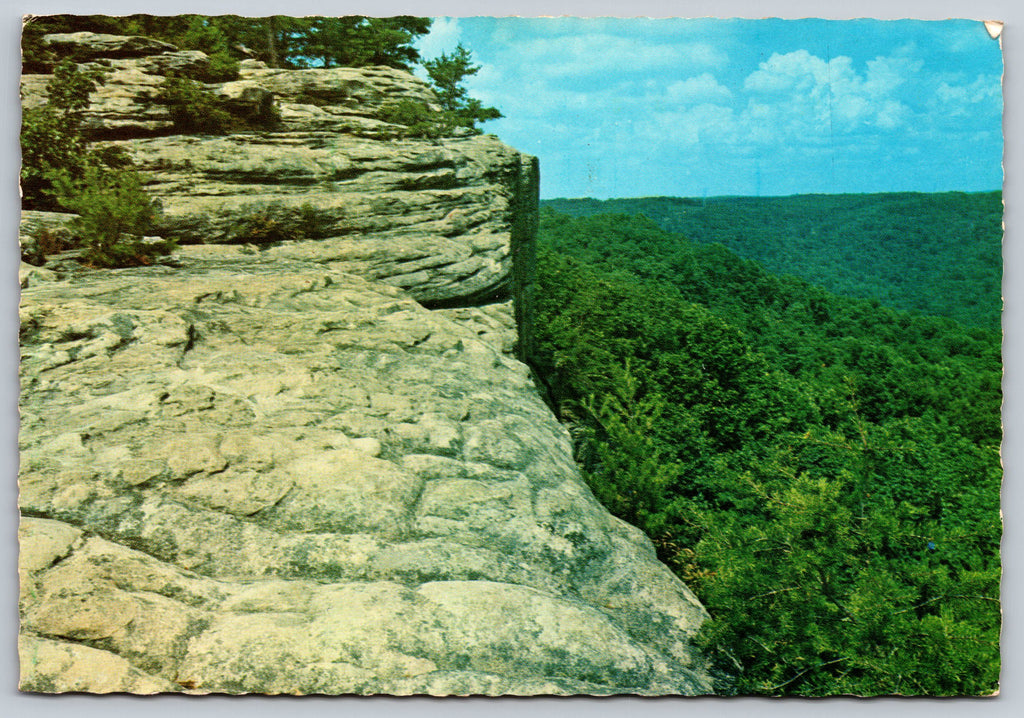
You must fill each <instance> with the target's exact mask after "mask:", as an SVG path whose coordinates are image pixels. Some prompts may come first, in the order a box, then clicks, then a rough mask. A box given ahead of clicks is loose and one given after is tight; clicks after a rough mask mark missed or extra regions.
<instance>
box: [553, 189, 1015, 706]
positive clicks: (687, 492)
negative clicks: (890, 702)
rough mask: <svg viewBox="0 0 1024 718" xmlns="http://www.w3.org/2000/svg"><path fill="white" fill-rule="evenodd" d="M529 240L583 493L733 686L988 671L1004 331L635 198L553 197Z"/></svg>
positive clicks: (991, 674)
mask: <svg viewBox="0 0 1024 718" xmlns="http://www.w3.org/2000/svg"><path fill="white" fill-rule="evenodd" d="M974 199H975V200H977V199H979V198H974ZM693 209H694V210H695V211H696V210H697V209H698V208H693ZM737 231H738V230H737ZM540 241H541V248H540V252H541V256H540V259H539V262H538V267H539V272H540V276H539V282H540V284H539V287H538V293H537V296H538V297H539V303H540V304H539V312H538V316H537V318H536V323H535V326H536V327H537V331H538V343H539V353H538V356H537V361H536V368H537V370H538V372H539V374H540V376H541V377H542V379H543V380H544V381H545V382H546V384H547V386H548V390H549V392H550V394H551V397H552V400H553V402H554V403H555V404H556V407H557V410H558V411H559V412H560V414H561V417H562V419H563V420H564V421H567V422H569V423H570V424H571V425H572V426H573V429H574V433H575V434H576V436H577V439H578V441H577V444H578V447H577V448H578V458H579V460H580V462H581V464H582V465H583V467H584V469H585V470H586V473H587V475H588V479H589V481H590V482H591V485H592V487H593V489H594V491H595V493H596V494H597V495H598V497H599V498H601V499H602V500H603V501H604V502H605V504H606V505H607V506H609V508H611V509H612V511H613V512H615V513H617V514H618V515H619V516H621V517H623V518H625V519H626V520H628V521H630V522H632V523H634V524H636V525H637V526H640V527H641V528H643V529H644V530H645V531H646V532H647V533H648V535H649V536H651V538H652V539H653V540H654V541H655V543H656V545H657V546H658V548H659V551H660V554H661V556H662V558H663V559H664V560H665V561H666V562H668V563H669V565H670V566H672V567H673V569H674V570H675V571H676V572H677V573H678V574H679V575H680V576H682V577H683V578H684V579H685V580H686V581H687V582H689V584H690V585H691V587H693V588H694V590H695V591H696V592H697V593H698V595H699V597H700V599H701V600H702V601H703V602H704V604H705V605H706V606H707V607H708V610H709V611H710V612H711V614H712V617H713V619H714V620H713V621H712V622H711V623H710V625H709V628H708V630H707V631H706V632H705V633H704V640H705V641H706V642H707V644H708V646H709V650H710V652H711V653H713V654H714V655H716V656H717V657H718V660H719V661H720V667H721V668H722V669H723V671H724V672H725V673H728V674H731V676H732V678H731V679H729V680H728V681H727V690H735V691H736V692H740V693H767V694H801V695H829V694H836V693H856V694H862V695H874V694H889V693H898V694H932V695H951V694H979V693H988V692H991V691H993V690H995V688H996V686H997V681H998V676H999V626H1000V614H999V603H998V597H999V575H1000V573H999V572H1000V562H999V542H1000V531H1001V526H1000V516H999V488H1000V481H1001V468H1000V463H999V442H1000V437H1001V428H1000V414H999V411H1000V397H1001V395H1000V342H999V335H998V333H996V332H993V331H988V330H986V329H982V328H968V327H965V326H964V325H962V324H959V323H957V322H955V321H953V320H951V319H947V318H940V317H926V316H919V315H913V314H910V313H906V312H902V311H897V310H893V309H889V308H886V307H883V306H881V305H880V303H879V301H877V300H858V299H848V298H843V297H839V296H836V295H834V294H830V293H828V292H826V291H825V290H823V289H821V288H818V287H815V286H812V285H811V284H808V283H807V282H805V281H802V280H800V279H796V278H793V277H778V276H775V275H773V274H770V273H768V272H766V271H765V270H764V269H762V268H761V267H760V266H759V265H757V264H756V263H754V262H752V261H747V260H744V259H741V258H739V257H737V256H736V255H735V254H733V253H732V252H730V251H728V250H727V249H725V248H723V247H722V246H720V245H710V246H706V245H701V244H697V243H693V242H689V241H686V240H685V239H683V238H682V237H680V236H678V235H672V234H669V233H666V232H665V231H663V230H661V229H660V228H659V227H657V226H656V225H655V223H654V222H653V221H652V220H649V219H645V218H643V217H636V216H625V215H598V216H593V217H586V218H571V217H568V216H566V215H562V214H558V213H556V212H554V211H552V210H550V209H545V210H543V211H542V219H541V239H540ZM997 296H998V295H997ZM984 299H985V300H986V302H987V304H989V305H991V304H992V301H991V300H992V297H984ZM986 302H981V303H982V304H985V303H986Z"/></svg>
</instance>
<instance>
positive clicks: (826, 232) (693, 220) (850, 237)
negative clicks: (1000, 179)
mask: <svg viewBox="0 0 1024 718" xmlns="http://www.w3.org/2000/svg"><path fill="white" fill-rule="evenodd" d="M544 204H545V205H546V206H548V207H551V208H552V209H555V210H557V211H560V212H565V213H567V214H570V215H574V216H591V215H593V214H596V213H605V212H620V213H623V214H643V215H645V216H647V217H648V218H650V219H652V220H653V221H654V222H655V223H656V224H657V225H658V226H659V227H660V228H661V229H663V230H665V231H667V232H673V233H679V234H682V235H683V236H685V237H687V238H688V239H690V240H692V241H694V242H697V243H699V244H711V243H715V242H717V243H720V244H723V245H725V246H726V247H727V248H729V249H731V250H732V251H733V252H735V253H736V254H738V255H739V256H741V257H743V258H744V259H752V260H755V261H757V262H760V263H761V264H762V265H763V266H764V267H765V268H766V269H767V270H768V271H770V272H773V273H775V274H792V275H794V276H797V277H800V278H801V279H805V280H807V281H808V282H811V283H812V284H819V285H821V286H823V287H825V288H826V289H828V290H829V291H832V292H835V293H836V294H842V295H844V296H850V297H859V298H863V299H877V300H879V301H880V302H882V303H883V304H886V305H888V306H891V307H895V308H897V309H908V310H914V311H918V312H921V313H923V314H936V315H940V316H946V317H951V318H953V319H956V320H957V321H959V322H962V323H964V324H967V325H970V326H976V327H985V328H987V329H998V328H999V319H1000V316H999V315H1000V311H1001V309H1002V302H1001V300H1000V297H1001V294H1000V283H1001V281H1002V253H1001V242H1002V236H1003V232H1002V193H1000V192H986V193H976V194H966V193H962V192H947V193H941V194H917V193H902V194H866V195H800V196H795V197H764V198H762V197H720V198H717V197H716V198H709V199H706V200H700V199H687V198H680V197H645V198H639V199H612V200H607V201H599V200H593V199H578V200H577V199H573V200H562V199H559V200H548V201H546V202H545V203H544Z"/></svg>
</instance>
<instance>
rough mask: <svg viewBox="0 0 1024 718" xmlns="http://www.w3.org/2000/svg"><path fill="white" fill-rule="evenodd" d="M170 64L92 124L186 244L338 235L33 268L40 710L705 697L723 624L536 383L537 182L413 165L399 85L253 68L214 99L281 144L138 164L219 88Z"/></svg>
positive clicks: (475, 167)
mask: <svg viewBox="0 0 1024 718" xmlns="http://www.w3.org/2000/svg"><path fill="white" fill-rule="evenodd" d="M74 42H79V43H92V44H91V45H90V47H95V48H99V49H97V50H96V52H102V51H103V50H102V48H103V47H106V46H107V44H108V43H110V42H112V41H109V40H106V39H101V40H95V42H93V41H92V40H90V39H89V38H88V37H79V38H77V39H75V40H74ZM142 44H144V43H142V42H141V41H136V42H135V44H130V43H129V45H130V46H132V47H134V46H136V45H139V46H142ZM173 53H174V51H173V50H167V51H166V52H163V53H162V54H159V55H154V56H141V57H139V56H133V57H120V58H117V59H113V60H111V62H112V63H114V65H113V66H114V68H115V70H116V71H115V72H114V74H113V76H112V77H111V78H110V80H109V81H108V83H107V84H106V85H105V86H104V87H103V89H102V90H101V91H100V92H99V93H97V97H96V98H94V99H95V101H94V105H93V107H92V108H91V109H90V111H89V116H88V119H89V122H91V123H92V125H91V126H93V127H94V128H95V131H96V132H106V131H110V132H114V131H116V132H126V133H129V134H130V135H131V137H129V138H127V139H124V140H119V141H118V144H120V145H122V146H124V147H125V148H126V149H127V150H128V151H129V152H130V154H131V155H132V156H133V157H134V158H135V160H136V162H137V163H138V165H139V166H140V167H141V169H142V171H143V172H144V173H145V175H146V177H147V183H148V187H149V189H150V190H151V191H152V192H153V193H154V194H155V195H156V196H158V197H159V198H160V199H161V201H162V203H163V204H164V207H165V209H166V212H167V217H168V223H169V224H168V226H174V223H175V222H177V223H178V225H177V226H178V227H179V228H182V227H184V228H187V230H188V232H192V233H193V235H192V236H191V239H199V240H203V239H204V236H203V232H207V233H208V236H207V237H206V238H207V239H209V238H210V237H213V238H223V237H224V236H227V235H230V233H231V232H234V231H236V229H237V227H238V226H239V224H241V223H244V220H245V219H246V216H247V213H248V212H251V211H252V208H253V206H254V203H255V204H256V205H259V204H260V203H262V204H263V205H265V206H266V205H272V204H274V203H277V204H276V205H275V206H282V207H296V208H300V207H302V206H303V205H309V206H310V207H311V208H312V209H310V210H306V211H307V212H312V213H313V214H314V215H315V216H316V218H317V219H318V222H319V224H320V225H321V226H326V227H327V230H325V231H326V232H327V233H326V234H324V235H323V236H317V237H315V238H310V237H307V236H295V237H294V238H293V239H289V240H287V241H276V242H268V243H265V244H263V245H260V246H259V249H257V248H256V243H249V244H246V243H245V242H242V241H240V240H239V239H238V237H235V239H234V240H233V241H237V243H234V244H209V243H207V244H203V243H200V244H191V245H187V246H184V247H183V248H182V249H181V250H180V251H179V253H178V254H177V255H176V257H175V258H174V264H175V266H154V267H139V268H132V269H125V270H118V271H97V270H85V269H81V268H78V269H76V268H75V267H74V266H72V265H67V264H62V265H60V266H56V267H53V268H52V270H53V271H51V269H48V268H45V267H28V266H23V271H22V277H21V281H22V287H23V290H22V292H23V293H22V305H21V317H22V335H21V337H22V339H21V340H22V363H21V379H22V397H21V410H22V423H21V436H20V440H21V471H20V477H19V478H20V497H19V502H20V507H21V511H22V523H21V527H20V539H21V560H20V575H21V604H20V605H21V618H22V623H21V643H20V648H19V650H20V656H21V686H22V687H23V688H24V689H26V690H35V691H47V692H49V691H55V692H56V691H73V690H83V691H90V692H111V691H126V692H133V693H153V692H162V691H188V692H195V693H206V692H222V693H242V692H265V693H326V694H342V693H390V694H396V695H407V694H415V693H424V694H431V695H451V694H488V695H496V694H517V695H533V694H544V693H555V694H560V693H594V694H614V693H642V694H664V693H682V694H695V693H705V692H709V691H710V690H711V683H710V680H709V678H708V676H707V674H706V672H705V670H704V664H703V659H702V657H701V656H700V655H699V653H697V652H696V651H695V650H694V648H693V647H692V646H691V639H692V637H693V635H694V633H695V632H696V630H697V629H698V628H699V626H700V624H701V623H702V622H703V621H704V620H705V619H706V613H705V612H704V609H703V608H702V607H701V605H700V604H699V603H698V602H697V600H696V599H695V598H694V597H693V595H692V594H691V593H690V591H689V590H688V589H687V588H686V586H684V585H683V584H682V583H680V581H679V580H678V579H677V578H676V577H674V576H673V574H672V573H671V572H670V571H669V570H668V569H667V568H666V567H665V566H663V565H662V564H661V563H659V562H658V561H657V559H656V556H655V552H654V549H653V547H652V546H651V544H650V542H649V541H648V540H647V539H646V538H645V537H644V536H643V535H642V534H641V533H640V532H639V531H638V530H637V529H635V528H633V527H631V526H628V525H627V524H625V523H623V522H622V521H620V520H618V519H615V518H613V517H612V516H611V515H610V514H608V512H607V511H606V510H605V509H604V508H603V507H601V506H600V505H599V504H598V503H597V502H596V501H595V499H594V497H593V495H592V494H591V493H590V491H589V489H588V488H587V486H586V485H585V483H584V482H583V480H582V478H581V476H580V474H579V471H578V470H577V468H576V466H575V464H574V462H573V459H572V452H571V445H570V440H569V436H568V434H567V432H566V430H565V429H564V427H562V426H561V425H559V423H558V422H557V421H556V420H555V418H554V417H553V416H552V414H551V412H550V410H549V409H548V408H547V407H546V406H545V405H544V403H543V402H542V401H541V399H540V398H539V396H538V391H537V387H536V385H535V383H534V381H533V378H532V376H531V372H530V370H529V368H528V367H527V366H526V365H525V364H523V363H522V362H521V361H520V359H522V358H526V357H528V356H529V348H530V346H531V343H532V330H531V328H530V327H531V325H530V304H531V301H532V300H531V297H532V292H533V291H534V289H533V267H534V262H535V259H534V255H533V241H534V237H535V234H536V220H537V217H536V206H537V164H536V160H535V159H534V158H530V157H525V156H523V155H521V154H520V153H518V152H516V151H515V150H513V149H511V148H508V147H505V146H504V145H502V144H501V143H500V142H499V141H498V140H497V139H496V138H493V137H487V136H463V137H450V138H444V139H441V140H436V141H426V140H424V141H416V140H400V141H399V140H395V139H394V128H393V127H389V126H388V125H387V123H385V122H383V121H382V120H380V119H379V118H378V115H379V110H380V108H381V106H382V105H383V103H385V102H387V101H393V100H394V98H396V97H401V96H408V97H411V98H412V99H416V100H422V101H425V102H432V101H433V97H432V95H431V93H430V91H429V89H428V88H427V87H426V86H425V85H424V84H423V83H421V82H420V81H419V80H416V79H415V78H414V77H412V76H410V75H407V74H404V73H401V72H398V71H395V70H391V69H388V68H368V69H360V70H354V69H335V70H305V71H283V70H270V69H267V68H261V67H258V66H256V65H253V64H251V63H250V64H248V65H247V66H246V67H245V69H244V72H243V76H242V78H241V79H240V80H238V81H237V82H235V83H224V85H222V86H219V87H217V88H214V89H216V90H217V91H219V92H222V93H223V94H224V95H225V96H227V97H233V96H239V95H240V94H241V93H242V92H243V91H244V90H246V89H250V90H251V89H253V88H257V89H262V90H264V91H269V92H271V93H273V95H274V96H275V97H276V98H277V101H278V103H279V106H280V109H281V115H282V127H281V129H280V130H279V131H275V132H273V133H266V134H263V135H252V134H247V135H231V136H227V137H204V136H168V137H164V138H153V137H146V136H144V135H145V134H146V133H150V132H153V131H156V130H160V129H166V127H167V125H166V123H167V122H169V120H168V119H167V118H166V117H163V116H161V115H160V112H161V110H160V108H159V107H154V106H153V105H152V104H147V103H146V102H144V101H142V100H140V97H142V93H144V92H145V91H146V88H150V87H152V86H153V85H154V83H158V82H159V81H160V77H159V75H158V74H157V73H158V72H161V71H164V70H161V68H163V67H166V66H170V65H171V64H173V63H180V62H186V61H188V62H200V61H201V58H198V57H196V56H194V55H190V56H189V57H187V58H177V57H175V58H172V57H167V56H169V55H172V54H173ZM100 57H102V55H100ZM45 79H46V78H44V77H31V76H30V77H26V78H25V82H24V83H23V91H24V92H25V98H26V100H25V102H26V106H29V105H30V104H31V103H32V102H35V101H36V99H37V95H38V92H39V89H40V88H41V87H43V86H44V84H45ZM34 98H35V99H34ZM274 216H288V215H287V213H285V214H283V215H282V214H278V215H274ZM51 221H60V220H55V219H54V218H52V217H48V216H39V215H37V214H29V215H28V216H26V221H25V225H24V226H25V227H31V226H32V225H33V223H36V224H38V223H39V222H51Z"/></svg>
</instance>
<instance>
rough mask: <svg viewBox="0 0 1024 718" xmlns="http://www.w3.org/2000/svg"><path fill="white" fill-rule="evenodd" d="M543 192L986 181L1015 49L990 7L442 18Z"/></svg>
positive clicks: (997, 163) (473, 86) (998, 175)
mask: <svg viewBox="0 0 1024 718" xmlns="http://www.w3.org/2000/svg"><path fill="white" fill-rule="evenodd" d="M459 42H461V43H462V44H463V45H465V46H466V47H467V48H468V49H470V50H471V51H472V53H473V57H474V59H475V60H476V62H477V63H478V64H480V65H482V69H481V70H480V72H479V73H478V74H477V75H476V76H474V77H472V78H469V79H468V80H467V82H466V85H467V87H468V88H469V90H470V92H471V94H472V95H473V96H475V97H478V98H480V99H481V100H483V101H484V103H485V104H488V105H493V106H496V107H498V108H499V109H500V110H501V111H502V112H503V113H504V115H505V117H504V119H501V120H496V121H493V122H489V123H487V124H486V125H485V130H486V131H487V132H493V133H494V134H497V135H498V136H499V137H501V138H502V139H503V140H504V141H505V142H507V143H508V144H510V145H513V146H514V147H516V148H518V149H520V150H523V151H525V152H529V153H532V154H535V155H538V156H539V157H540V159H541V177H542V179H541V196H542V197H544V198H551V197H583V196H590V197H598V198H607V197H638V196H649V195H675V196H702V195H708V196H715V195H728V194H734V195H757V194H761V195H765V196H770V195H789V194H803V193H840V192H884V191H922V192H934V191H947V190H964V191H980V190H991V189H998V188H999V187H1000V186H1001V184H1002V167H1001V161H1002V149H1003V145H1002V129H1001V119H1002V90H1001V75H1002V69H1003V65H1002V55H1001V52H1000V48H999V43H998V41H996V40H993V39H992V38H990V37H989V35H988V33H987V31H986V30H985V27H984V25H983V24H982V23H980V22H975V21H962V20H951V21H938V22H936V21H931V22H927V21H904V20H900V21H878V20H849V21H826V20H714V19H705V20H683V19H661V20H647V19H615V18H604V19H601V18H598V19H580V18H483V17H481V18H438V19H437V20H435V21H434V26H433V29H432V31H431V33H430V35H428V36H426V37H425V38H423V39H422V40H421V43H420V48H421V52H422V54H423V55H424V57H427V58H429V57H433V56H436V55H437V54H439V53H441V52H445V51H450V50H451V49H453V48H454V47H455V45H456V44H457V43H459Z"/></svg>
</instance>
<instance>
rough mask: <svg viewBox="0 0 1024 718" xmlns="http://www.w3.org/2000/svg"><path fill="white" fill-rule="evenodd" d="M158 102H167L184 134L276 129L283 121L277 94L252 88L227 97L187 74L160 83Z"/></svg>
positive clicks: (178, 129) (214, 133)
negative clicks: (277, 104) (189, 77)
mask: <svg viewBox="0 0 1024 718" xmlns="http://www.w3.org/2000/svg"><path fill="white" fill-rule="evenodd" d="M153 99H154V101H155V102H158V103H159V104H162V105H166V106H167V108H168V112H169V114H170V116H171V121H172V122H174V129H175V130H176V131H178V132H180V133H182V134H205V135H224V134H228V133H229V132H234V131H236V130H254V129H255V130H261V129H263V130H265V129H272V128H273V127H275V126H276V125H277V124H278V122H279V121H280V116H279V114H278V112H277V108H276V107H275V106H274V102H273V96H272V95H270V94H269V93H267V92H265V91H262V90H258V89H256V88H248V89H246V90H245V91H243V92H242V94H241V96H240V97H238V98H237V99H233V100H224V99H221V98H219V97H217V96H216V95H214V94H213V93H212V92H210V91H209V90H207V89H206V88H205V87H203V85H202V83H199V82H196V81H195V80H190V79H188V78H185V77H178V76H170V77H168V78H166V79H165V80H164V81H163V83H162V84H161V85H160V88H159V90H158V91H157V94H156V96H155V97H154V98H153Z"/></svg>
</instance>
